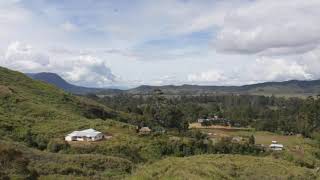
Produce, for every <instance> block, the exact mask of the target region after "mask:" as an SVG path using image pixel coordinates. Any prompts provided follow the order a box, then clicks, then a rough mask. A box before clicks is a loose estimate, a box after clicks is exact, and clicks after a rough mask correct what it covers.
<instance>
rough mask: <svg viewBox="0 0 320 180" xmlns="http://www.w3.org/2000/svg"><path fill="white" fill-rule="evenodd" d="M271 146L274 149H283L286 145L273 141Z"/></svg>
mask: <svg viewBox="0 0 320 180" xmlns="http://www.w3.org/2000/svg"><path fill="white" fill-rule="evenodd" d="M269 148H270V149H271V150H274V151H282V150H283V148H284V146H283V145H282V144H278V142H277V141H272V143H271V144H270V146H269Z"/></svg>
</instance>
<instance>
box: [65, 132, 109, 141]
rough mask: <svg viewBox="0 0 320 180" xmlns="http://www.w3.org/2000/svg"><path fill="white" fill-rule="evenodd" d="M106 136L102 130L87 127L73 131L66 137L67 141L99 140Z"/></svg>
mask: <svg viewBox="0 0 320 180" xmlns="http://www.w3.org/2000/svg"><path fill="white" fill-rule="evenodd" d="M103 138H104V135H103V133H102V132H99V131H96V130H94V129H86V130H82V131H73V132H72V133H70V134H68V135H67V136H66V137H65V140H66V141H98V140H101V139H103Z"/></svg>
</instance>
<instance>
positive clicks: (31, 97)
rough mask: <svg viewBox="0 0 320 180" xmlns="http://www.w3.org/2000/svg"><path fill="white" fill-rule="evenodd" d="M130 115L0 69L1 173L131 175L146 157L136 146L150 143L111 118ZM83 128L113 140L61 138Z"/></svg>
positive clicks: (81, 175) (133, 130)
mask: <svg viewBox="0 0 320 180" xmlns="http://www.w3.org/2000/svg"><path fill="white" fill-rule="evenodd" d="M132 117H133V116H130V115H129V114H126V113H122V112H117V111H114V110H112V109H110V108H107V107H105V106H103V105H101V104H99V103H96V102H95V101H93V100H90V99H86V98H83V97H78V96H74V95H71V94H69V93H65V92H64V91H62V90H60V89H58V88H56V87H55V86H53V85H50V84H47V83H44V82H40V81H35V80H32V79H30V78H28V77H27V76H25V75H24V74H22V73H19V72H15V71H11V70H8V69H5V68H1V67H0V127H1V128H0V135H1V136H0V147H1V149H0V154H1V157H0V177H8V178H9V177H10V178H19V177H20V178H28V177H29V178H30V177H33V178H34V177H40V178H41V177H46V176H57V177H59V178H65V179H70V178H71V179H73V178H76V177H79V178H80V177H96V178H102V177H103V178H110V177H112V179H114V178H117V177H118V176H120V177H121V176H122V175H124V174H126V173H130V171H131V169H132V167H133V163H137V162H141V161H143V160H144V159H145V158H143V155H141V154H139V152H138V150H139V149H137V147H141V146H142V145H141V143H144V145H145V144H147V143H148V142H150V140H149V139H147V138H139V137H138V135H137V134H136V133H135V127H134V126H132V125H129V124H125V123H120V122H118V121H115V120H122V121H126V120H127V119H129V118H130V119H132ZM87 128H95V129H97V130H99V131H102V132H104V133H108V134H111V135H113V138H112V139H111V140H109V141H103V142H101V143H97V144H94V143H93V144H88V145H84V146H76V145H75V146H74V145H69V144H67V143H65V142H64V140H63V138H64V136H65V135H66V134H68V133H70V132H72V131H74V130H81V129H87ZM138 138H139V139H141V140H140V141H138ZM139 142H140V143H139ZM137 158H138V159H137ZM133 161H134V162H133ZM61 164H64V166H61ZM52 178H53V179H56V178H55V177H52Z"/></svg>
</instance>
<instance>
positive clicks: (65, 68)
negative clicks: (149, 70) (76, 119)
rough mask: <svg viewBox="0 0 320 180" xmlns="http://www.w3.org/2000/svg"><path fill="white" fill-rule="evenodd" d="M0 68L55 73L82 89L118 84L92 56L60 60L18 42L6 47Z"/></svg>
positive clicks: (67, 57)
mask: <svg viewBox="0 0 320 180" xmlns="http://www.w3.org/2000/svg"><path fill="white" fill-rule="evenodd" d="M0 64H1V65H3V66H6V67H9V68H12V69H15V70H19V71H22V72H41V71H49V72H55V73H58V74H60V75H62V76H63V77H64V78H66V79H67V80H68V81H70V82H73V83H76V84H79V85H85V86H99V87H103V86H107V85H109V84H110V83H112V82H116V81H117V80H119V78H118V77H116V76H115V75H114V74H113V73H112V72H111V70H110V68H109V67H108V66H107V65H106V63H105V62H104V61H103V60H102V59H100V58H98V57H95V56H94V55H81V54H80V53H79V54H71V55H65V54H63V55H62V56H61V55H60V54H52V53H49V52H38V51H37V50H35V49H34V48H33V47H32V46H31V45H28V44H25V43H21V42H18V41H17V42H13V43H11V44H10V45H9V46H8V48H7V50H6V52H5V55H4V57H3V60H2V62H1V63H0Z"/></svg>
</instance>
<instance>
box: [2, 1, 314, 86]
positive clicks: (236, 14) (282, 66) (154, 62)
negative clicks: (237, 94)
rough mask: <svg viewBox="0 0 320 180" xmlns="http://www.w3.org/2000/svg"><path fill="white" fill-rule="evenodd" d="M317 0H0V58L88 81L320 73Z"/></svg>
mask: <svg viewBox="0 0 320 180" xmlns="http://www.w3.org/2000/svg"><path fill="white" fill-rule="evenodd" d="M319 9H320V1H319V0H307V1H305V0H281V1H279V0H201V1H199V0H161V1H157V0H153V1H151V0H68V1H60V0H0V39H1V41H0V66H3V67H7V68H10V69H13V70H18V71H21V72H26V73H37V72H54V73H57V74H59V75H60V76H62V77H63V78H64V79H66V80H67V81H69V82H71V83H73V84H76V85H82V86H88V87H109V86H124V87H135V86H139V85H168V84H173V85H181V84H198V85H244V84H253V83H259V82H266V81H285V80H291V79H298V80H313V79H320V71H319V69H320V21H319V17H320V11H319Z"/></svg>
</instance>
